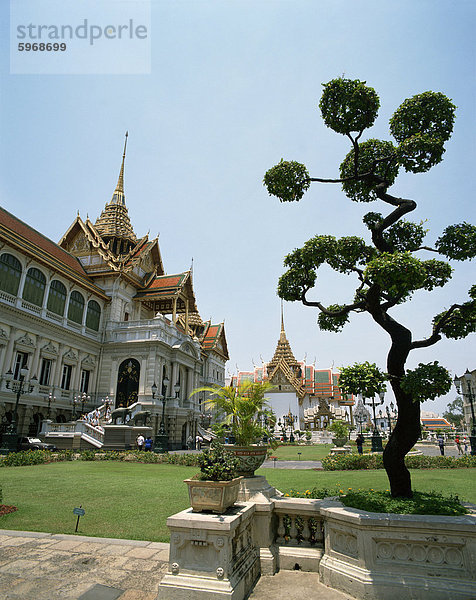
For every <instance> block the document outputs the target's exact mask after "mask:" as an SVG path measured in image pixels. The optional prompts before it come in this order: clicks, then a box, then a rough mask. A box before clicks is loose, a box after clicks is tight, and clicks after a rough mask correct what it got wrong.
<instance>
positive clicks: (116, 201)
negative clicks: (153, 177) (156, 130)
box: [95, 131, 136, 254]
mask: <svg viewBox="0 0 476 600" xmlns="http://www.w3.org/2000/svg"><path fill="white" fill-rule="evenodd" d="M128 135H129V132H127V131H126V139H125V141H124V151H123V153H122V163H121V170H120V173H119V179H118V180H117V185H116V189H115V190H114V193H113V195H112V198H111V201H110V202H108V203H107V204H106V206H105V208H104V210H103V211H102V213H101V215H100V216H99V217H98V218H97V220H96V223H95V227H96V230H97V232H98V233H99V234H100V235H101V236H102V238H103V239H104V241H109V240H110V239H111V238H115V239H116V243H113V244H112V245H111V248H115V250H114V252H115V253H116V254H126V253H127V252H128V251H129V249H130V245H131V243H135V242H136V236H135V233H134V230H133V228H132V224H131V221H130V219H129V214H128V212H127V207H126V196H125V194H124V162H125V159H126V148H127V137H128ZM121 240H129V242H127V243H123V241H121Z"/></svg>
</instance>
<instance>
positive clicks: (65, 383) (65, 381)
mask: <svg viewBox="0 0 476 600" xmlns="http://www.w3.org/2000/svg"><path fill="white" fill-rule="evenodd" d="M72 372H73V367H72V366H71V365H63V374H62V375H61V388H62V389H63V390H69V388H70V385H71V374H72Z"/></svg>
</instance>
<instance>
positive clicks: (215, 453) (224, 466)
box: [198, 440, 239, 481]
mask: <svg viewBox="0 0 476 600" xmlns="http://www.w3.org/2000/svg"><path fill="white" fill-rule="evenodd" d="M198 464H199V466H200V474H199V476H198V479H199V480H200V481H231V480H232V479H235V478H236V477H237V470H238V465H239V461H238V459H237V458H236V457H235V455H234V454H232V453H231V452H228V450H225V447H224V446H223V444H220V442H217V441H216V440H214V441H213V442H212V445H211V447H210V449H207V450H204V451H203V452H202V453H201V454H200V455H199V456H198Z"/></svg>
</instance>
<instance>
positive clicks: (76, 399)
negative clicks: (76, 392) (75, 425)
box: [71, 396, 81, 421]
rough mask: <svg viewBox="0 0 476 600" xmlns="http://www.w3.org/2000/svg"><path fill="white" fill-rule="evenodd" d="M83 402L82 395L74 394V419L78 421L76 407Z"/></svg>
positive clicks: (72, 402) (72, 401) (72, 400)
mask: <svg viewBox="0 0 476 600" xmlns="http://www.w3.org/2000/svg"><path fill="white" fill-rule="evenodd" d="M80 403H81V396H73V398H72V399H71V404H72V405H73V415H72V416H73V421H76V407H77V406H78V404H80Z"/></svg>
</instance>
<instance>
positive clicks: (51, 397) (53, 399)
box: [45, 392, 56, 419]
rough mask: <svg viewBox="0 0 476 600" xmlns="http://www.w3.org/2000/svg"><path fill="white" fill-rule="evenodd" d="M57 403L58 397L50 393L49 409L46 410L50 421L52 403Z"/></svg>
mask: <svg viewBox="0 0 476 600" xmlns="http://www.w3.org/2000/svg"><path fill="white" fill-rule="evenodd" d="M45 401H46V397H45ZM55 402H56V396H53V393H52V392H50V395H49V396H48V408H47V410H46V418H47V419H49V418H50V409H51V403H53V404H54V403H55Z"/></svg>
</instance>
